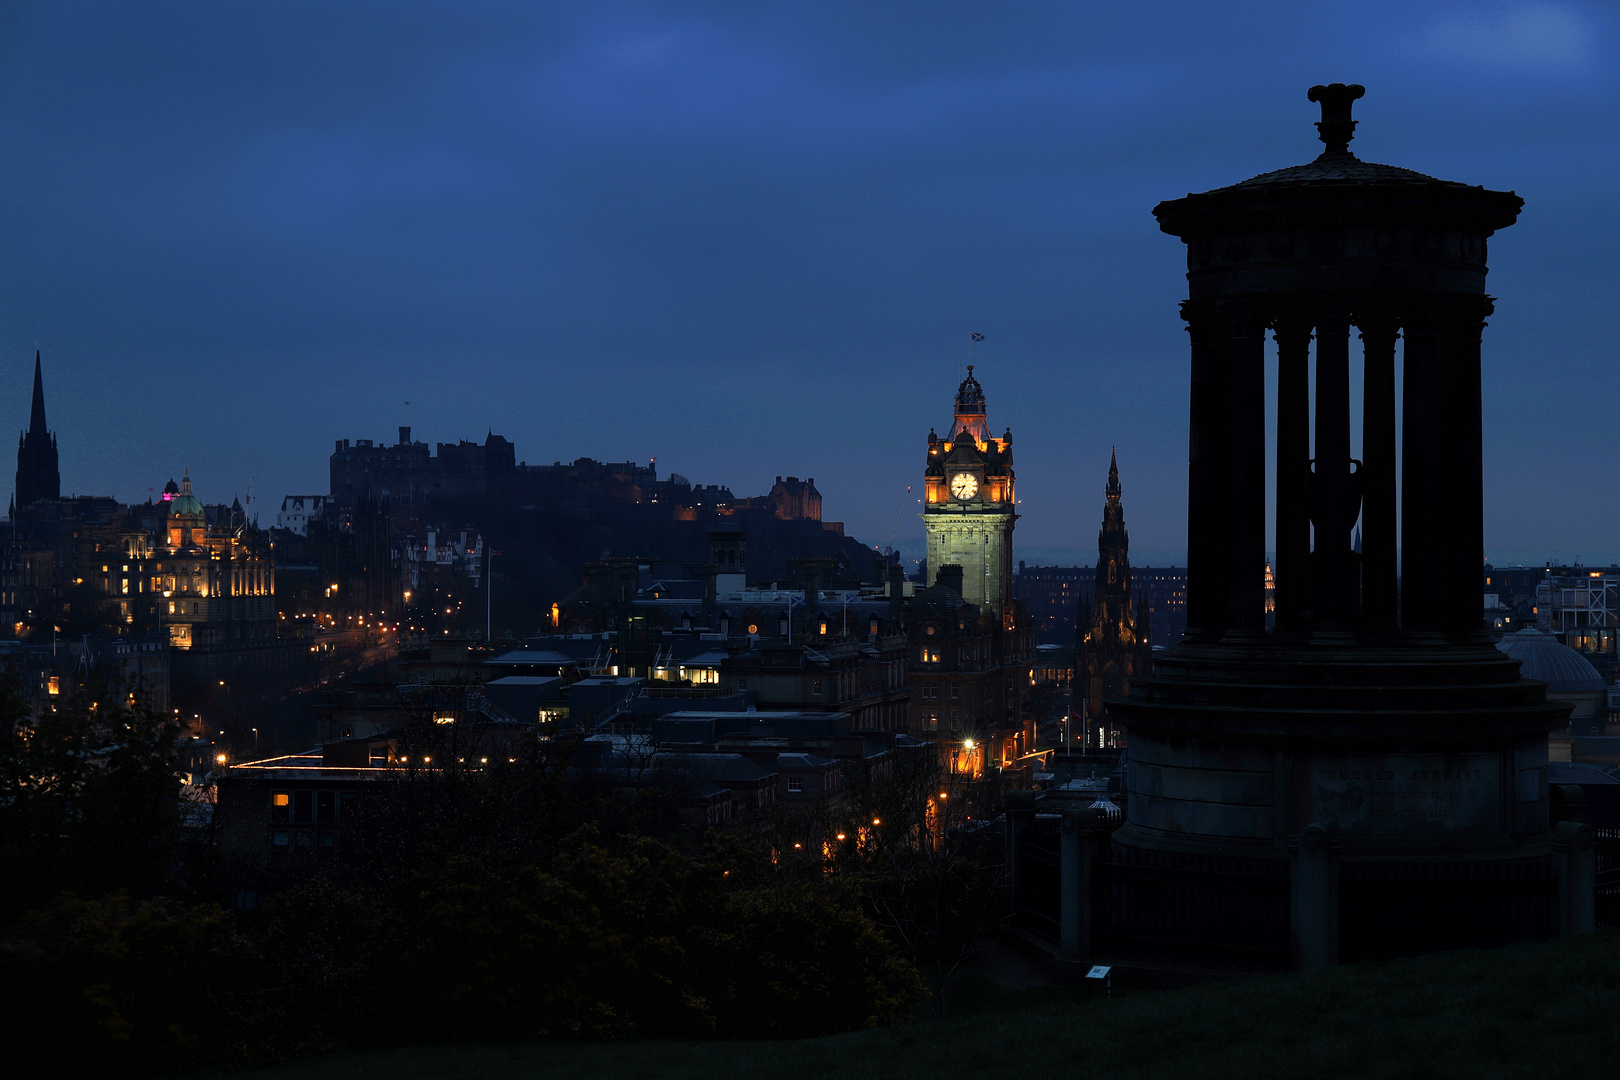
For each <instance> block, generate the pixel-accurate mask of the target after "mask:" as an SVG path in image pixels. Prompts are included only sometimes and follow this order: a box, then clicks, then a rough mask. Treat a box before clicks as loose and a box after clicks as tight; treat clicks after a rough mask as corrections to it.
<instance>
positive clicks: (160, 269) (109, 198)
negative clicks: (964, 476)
mask: <svg viewBox="0 0 1620 1080" xmlns="http://www.w3.org/2000/svg"><path fill="white" fill-rule="evenodd" d="M1617 69H1620V18H1617V13H1616V8H1615V7H1614V5H1612V4H1597V3H1592V4H1583V3H1578V2H1571V3H1513V4H1492V3H1485V2H1478V0H1475V2H1468V3H1456V4H1428V3H1420V2H1410V0H1407V2H1401V3H1360V4H1341V3H1312V4H1300V3H1297V2H1291V3H1277V4H1259V3H1237V2H1232V3H1222V4H1209V3H1193V2H1188V3H1181V4H1153V3H1142V2H1135V3H1107V4H1103V3H1072V2H1071V3H1050V4H1030V3H1011V2H1008V3H989V2H984V3H945V2H941V0H929V2H926V3H887V2H882V0H861V2H858V3H848V4H840V3H832V2H827V0H822V2H816V3H799V4H749V3H714V4H695V3H641V4H634V3H632V4H624V3H602V2H593V3H570V4H554V5H546V4H536V3H515V4H510V5H502V4H470V3H444V4H426V5H424V4H409V3H405V2H402V0H389V2H387V3H380V4H374V5H373V4H364V3H356V2H352V0H350V2H345V3H341V4H332V3H330V2H323V3H314V4H297V3H292V2H289V0H277V2H274V3H264V4H253V5H246V4H219V3H217V2H209V3H200V4H195V5H186V4H162V5H149V4H128V5H76V4H70V3H65V2H60V0H53V2H50V3H41V4H34V5H29V4H24V3H18V2H10V3H7V4H5V5H4V6H0V432H3V431H7V430H11V429H19V430H20V429H21V428H22V427H23V426H24V424H25V423H26V421H27V409H28V386H29V379H30V377H31V372H32V361H33V356H34V350H35V349H36V348H39V349H41V350H42V351H43V354H44V361H45V373H46V375H45V377H46V389H47V394H48V402H49V408H50V415H51V422H52V426H53V427H54V428H55V429H56V430H57V432H58V436H59V439H60V443H61V449H62V483H63V490H64V493H67V492H73V493H80V494H112V495H115V496H117V497H119V498H122V499H139V498H144V497H145V495H146V493H147V490H148V489H149V488H161V487H162V485H163V482H164V481H165V480H167V479H168V478H169V477H170V476H176V477H177V476H178V475H179V474H180V472H181V470H182V469H184V468H186V467H188V466H189V467H190V469H191V471H192V474H193V476H194V478H195V480H196V483H197V487H198V493H199V495H201V496H202V497H203V498H204V499H205V500H206V501H229V500H230V498H231V497H232V496H233V495H240V494H243V493H245V492H246V489H247V486H248V483H249V480H250V478H252V477H254V476H257V481H256V483H255V486H254V495H255V499H256V501H255V508H256V509H257V510H258V511H259V512H260V514H261V515H262V517H263V519H264V520H265V522H266V523H268V522H269V521H270V520H272V519H273V517H274V513H275V509H276V506H277V505H278V504H279V501H280V498H281V496H282V495H283V494H287V493H314V492H324V491H325V490H326V483H327V481H326V475H327V474H326V462H327V455H328V454H329V453H330V452H331V449H332V443H333V440H334V439H337V438H345V437H346V438H351V439H353V438H371V439H376V440H385V441H388V442H392V441H394V438H395V429H396V427H397V426H398V425H399V424H401V423H409V424H410V425H411V426H412V427H413V428H414V430H415V434H416V436H417V437H418V438H421V439H425V440H427V441H429V442H438V441H454V440H456V439H457V438H463V437H465V438H476V439H479V440H482V439H483V437H484V435H485V433H486V431H488V430H491V429H493V430H494V431H496V432H498V433H502V434H505V435H506V436H507V437H509V438H511V439H512V440H513V441H514V442H515V443H516V444H517V452H518V457H519V458H520V459H524V460H527V461H528V462H530V463H535V462H547V463H549V462H551V461H554V460H558V459H563V460H569V459H572V458H575V457H579V456H582V455H588V456H592V457H596V458H599V459H614V460H624V459H626V458H632V459H640V460H643V461H645V460H646V459H647V458H649V457H653V456H656V457H657V459H658V468H659V471H660V473H667V472H669V471H671V470H674V471H678V472H681V473H683V474H684V475H686V476H688V477H690V478H691V479H693V480H694V481H698V482H703V483H724V484H726V485H728V486H729V487H731V488H732V490H733V491H735V492H736V493H737V494H739V495H751V494H760V493H763V492H764V491H765V490H767V489H768V488H769V486H770V484H771V482H772V480H773V479H774V477H775V476H776V475H777V474H788V473H792V474H795V475H798V476H801V477H802V476H806V475H810V476H814V477H815V478H816V483H817V485H818V487H819V488H820V489H821V491H822V493H823V495H824V496H825V516H826V517H827V518H829V519H839V520H843V521H845V522H846V523H847V526H848V529H849V531H850V532H851V533H852V534H854V535H856V536H858V537H860V538H861V539H863V540H865V541H867V542H868V543H876V544H881V543H884V542H886V541H887V540H888V538H889V536H890V534H891V530H893V528H894V522H895V518H896V511H897V509H900V508H901V505H902V500H903V497H904V492H905V488H906V486H907V485H908V484H915V483H917V481H918V477H919V475H920V471H921V467H922V459H923V454H924V443H925V440H926V437H927V434H928V430H929V428H930V427H931V426H932V427H936V428H938V429H939V430H940V431H941V433H942V434H943V432H944V431H945V429H946V428H947V427H948V425H949V423H950V403H951V395H952V393H953V392H954V389H955V386H956V384H957V382H958V381H959V380H960V379H961V377H962V365H963V364H964V363H965V362H966V360H967V345H968V331H969V330H977V331H980V332H982V333H984V334H985V335H986V338H987V340H986V341H985V342H984V344H982V345H980V346H976V347H975V353H974V362H975V363H976V364H977V365H979V366H978V374H979V375H980V377H981V378H982V380H983V383H984V386H985V390H986V394H987V396H988V398H989V409H990V423H991V425H992V427H993V429H994V430H996V431H1000V430H1001V429H1002V428H1003V427H1004V426H1009V425H1010V426H1011V428H1012V430H1013V434H1014V445H1015V452H1016V455H1017V469H1018V477H1019V494H1020V496H1021V498H1022V499H1023V500H1024V506H1023V507H1022V510H1023V513H1024V515H1025V516H1024V518H1023V520H1022V521H1021V522H1020V525H1019V528H1018V534H1017V535H1018V538H1019V541H1020V543H1021V545H1022V547H1023V549H1024V551H1025V552H1027V553H1028V554H1033V555H1037V556H1038V555H1040V554H1043V553H1042V552H1040V551H1039V550H1038V549H1041V548H1046V549H1051V548H1072V549H1082V550H1083V549H1086V548H1090V549H1091V550H1092V551H1093V552H1094V551H1095V546H1094V545H1095V538H1096V529H1097V525H1098V521H1099V519H1100V515H1101V510H1102V485H1103V482H1104V479H1105V475H1106V472H1107V467H1108V452H1109V447H1110V446H1111V445H1117V446H1118V448H1119V458H1120V468H1121V473H1122V476H1123V480H1124V484H1125V505H1126V514H1127V522H1128V524H1129V525H1130V526H1131V531H1132V539H1133V542H1134V543H1133V547H1134V549H1135V550H1136V551H1137V552H1138V558H1139V560H1141V559H1144V558H1153V557H1155V556H1158V557H1160V558H1169V557H1172V556H1174V555H1176V554H1177V553H1178V552H1179V550H1180V549H1182V548H1183V547H1184V545H1185V533H1184V529H1185V501H1186V430H1185V427H1186V423H1185V417H1186V406H1187V402H1186V394H1187V357H1186V335H1185V333H1184V332H1183V330H1182V324H1181V321H1180V319H1179V317H1178V316H1177V312H1176V304H1177V301H1178V300H1180V299H1181V298H1182V297H1183V296H1184V288H1185V280H1184V278H1183V273H1184V270H1185V262H1184V249H1183V248H1182V246H1181V244H1180V242H1179V241H1177V240H1175V239H1173V238H1171V237H1167V236H1165V235H1163V234H1161V233H1160V232H1159V231H1158V228H1157V225H1156V223H1155V222H1154V220H1153V218H1152V216H1151V214H1150V210H1151V208H1152V206H1153V205H1154V204H1155V203H1157V202H1158V201H1160V200H1161V199H1165V198H1175V197H1179V196H1181V195H1183V194H1185V193H1187V192H1189V191H1202V190H1205V189H1208V188H1211V187H1217V186H1220V185H1224V184H1229V183H1233V182H1235V181H1238V180H1241V179H1244V178H1246V177H1249V176H1252V175H1254V174H1256V173H1260V172H1264V171H1268V170H1271V169H1275V168H1280V167H1283V166H1287V165H1292V164H1297V163H1300V162H1303V161H1307V160H1309V159H1310V158H1312V157H1314V156H1315V155H1316V154H1317V152H1318V151H1319V150H1320V148H1321V147H1320V144H1319V143H1318V142H1317V141H1316V132H1315V129H1314V128H1313V127H1312V122H1313V121H1314V120H1315V119H1317V109H1316V107H1315V106H1313V105H1311V104H1309V103H1308V102H1307V101H1306V100H1305V90H1306V88H1307V87H1308V86H1310V85H1311V84H1313V83H1318V82H1334V81H1342V82H1360V83H1363V84H1365V85H1366V87H1367V96H1366V98H1365V99H1363V100H1362V101H1361V102H1359V103H1358V104H1357V106H1356V116H1357V118H1358V119H1359V120H1360V121H1361V126H1360V128H1359V130H1358V135H1357V139H1356V141H1355V142H1354V143H1353V144H1352V146H1351V149H1352V150H1354V151H1355V152H1357V153H1358V154H1359V155H1360V156H1361V157H1363V158H1365V159H1368V160H1373V161H1380V162H1386V163H1389V164H1396V165H1402V166H1406V167H1408V168H1414V169H1417V170H1419V171H1422V172H1426V173H1430V174H1432V175H1436V176H1439V177H1442V178H1445V179H1451V180H1464V181H1467V182H1469V183H1476V184H1484V185H1486V186H1488V187H1493V188H1505V189H1512V190H1515V191H1517V192H1518V193H1519V194H1521V195H1522V196H1524V198H1525V200H1526V203H1527V205H1526V208H1525V211H1524V213H1523V215H1522V216H1521V218H1520V221H1519V224H1518V225H1516V226H1515V227H1514V228H1512V229H1510V230H1508V231H1506V232H1504V233H1502V234H1500V235H1499V236H1498V237H1497V238H1496V239H1495V240H1494V241H1493V242H1492V246H1491V266H1492V272H1491V279H1490V280H1491V285H1490V289H1491V291H1492V293H1493V294H1495V295H1496V296H1497V297H1499V301H1498V305H1497V314H1496V315H1495V316H1494V317H1493V318H1492V320H1491V328H1490V329H1489V330H1488V331H1487V332H1486V338H1485V348H1486V353H1485V355H1486V387H1485V395H1486V397H1485V408H1486V416H1485V430H1486V433H1487V435H1486V439H1487V445H1486V468H1487V477H1488V479H1487V508H1486V514H1487V517H1486V543H1487V548H1488V550H1489V551H1490V553H1491V554H1492V555H1493V556H1495V557H1497V558H1498V559H1504V560H1506V559H1515V558H1531V559H1537V560H1539V559H1540V558H1542V557H1555V558H1571V557H1574V556H1576V555H1580V556H1582V557H1583V558H1584V559H1586V560H1587V561H1596V560H1597V559H1600V558H1604V557H1614V556H1620V529H1617V525H1620V499H1617V498H1616V484H1615V469H1616V459H1617V449H1616V448H1617V441H1616V434H1617V431H1616V429H1617V425H1620V419H1617V416H1620V411H1617V408H1616V401H1617V400H1620V375H1617V373H1616V363H1615V347H1614V344H1613V342H1614V338H1615V319H1616V303H1615V297H1616V296H1617V295H1620V260H1617V258H1616V257H1615V254H1614V249H1615V246H1616V240H1617V236H1616V233H1617V222H1620V210H1617V208H1616V199H1617V194H1616V184H1615V176H1616V173H1617V171H1620V108H1617V107H1616V106H1617V103H1620V100H1617V99H1620V93H1617V90H1620V78H1617V76H1620V70H1617ZM406 401H409V402H410V405H409V407H406V406H405V405H404V402H406ZM8 424H9V427H8ZM7 472H9V468H8V469H7ZM916 510H917V507H916V506H915V504H914V503H913V504H910V505H907V506H906V507H905V513H904V516H903V519H902V521H901V523H900V526H899V530H898V536H899V537H901V538H907V537H915V536H920V535H921V532H922V530H921V526H920V524H919V523H918V522H917V519H916V518H915V516H914V515H915V513H916ZM1045 554H1051V553H1050V552H1046V553H1045Z"/></svg>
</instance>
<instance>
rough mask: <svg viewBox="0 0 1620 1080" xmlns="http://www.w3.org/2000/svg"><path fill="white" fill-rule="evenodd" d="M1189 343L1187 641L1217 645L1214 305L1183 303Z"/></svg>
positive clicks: (1219, 323) (1222, 564)
mask: <svg viewBox="0 0 1620 1080" xmlns="http://www.w3.org/2000/svg"><path fill="white" fill-rule="evenodd" d="M1181 317H1182V318H1183V319H1185V320H1186V321H1187V332H1188V334H1189V335H1190V336H1191V338H1192V401H1191V407H1190V409H1189V413H1190V417H1189V430H1188V439H1187V637H1188V639H1190V640H1192V641H1204V642H1208V641H1217V640H1219V639H1220V636H1221V634H1222V632H1223V631H1224V630H1225V628H1226V551H1227V540H1226V520H1227V516H1226V510H1227V507H1226V483H1227V480H1226V477H1227V471H1228V467H1227V450H1228V448H1227V438H1226V427H1227V425H1226V410H1227V407H1228V400H1227V399H1228V396H1229V391H1228V389H1227V386H1228V381H1229V378H1228V366H1229V360H1230V357H1229V349H1228V348H1227V346H1228V345H1229V344H1230V342H1229V340H1228V341H1222V338H1223V336H1224V335H1225V320H1224V319H1222V318H1221V316H1220V313H1219V312H1217V311H1216V310H1215V307H1214V305H1213V304H1210V303H1205V302H1199V301H1192V300H1189V301H1186V302H1185V303H1183V304H1182V305H1181Z"/></svg>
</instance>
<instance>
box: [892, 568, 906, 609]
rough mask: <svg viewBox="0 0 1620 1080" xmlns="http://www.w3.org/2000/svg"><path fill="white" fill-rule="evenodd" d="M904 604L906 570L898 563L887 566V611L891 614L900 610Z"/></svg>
mask: <svg viewBox="0 0 1620 1080" xmlns="http://www.w3.org/2000/svg"><path fill="white" fill-rule="evenodd" d="M905 602H906V568H905V567H904V566H901V565H900V564H899V563H898V562H892V563H890V564H889V611H890V613H891V614H893V613H894V612H897V611H899V610H900V606H901V605H902V604H904V603H905Z"/></svg>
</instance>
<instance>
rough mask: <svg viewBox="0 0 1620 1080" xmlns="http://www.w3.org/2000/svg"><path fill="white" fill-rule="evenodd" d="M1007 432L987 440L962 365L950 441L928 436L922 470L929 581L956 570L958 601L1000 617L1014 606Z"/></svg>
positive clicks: (980, 393)
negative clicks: (949, 568)
mask: <svg viewBox="0 0 1620 1080" xmlns="http://www.w3.org/2000/svg"><path fill="white" fill-rule="evenodd" d="M1012 464H1013V456H1012V431H1011V429H1009V430H1008V431H1006V432H1005V433H1004V434H1003V435H1002V437H1001V438H999V439H992V438H991V437H990V429H989V427H988V425H987V424H986V422H985V401H984V388H983V387H982V386H980V385H979V380H977V379H975V378H974V377H973V367H972V365H969V366H968V375H967V378H965V379H963V380H962V385H961V386H959V387H957V389H956V419H955V422H954V423H953V424H952V425H951V432H950V435H949V437H947V438H945V439H941V438H940V437H939V436H938V435H936V434H935V433H934V432H932V431H930V432H929V433H928V460H927V465H926V467H925V468H924V470H923V488H924V496H923V514H922V519H923V532H924V533H925V534H926V535H927V539H928V582H929V584H930V585H932V584H933V583H934V582H935V581H936V580H938V577H939V570H940V568H941V567H943V566H960V567H961V568H962V599H964V600H966V601H967V602H968V603H970V604H975V605H977V606H979V607H980V608H982V609H984V612H985V613H986V614H999V613H1000V612H1001V611H1002V609H1003V608H1004V607H1005V606H1006V605H1007V604H1008V603H1009V602H1010V601H1011V600H1012V595H1013V589H1012V568H1013V562H1012V536H1013V526H1014V524H1015V523H1016V522H1017V520H1018V513H1017V510H1016V507H1017V505H1018V500H1017V498H1016V497H1015V494H1014V488H1013V467H1012Z"/></svg>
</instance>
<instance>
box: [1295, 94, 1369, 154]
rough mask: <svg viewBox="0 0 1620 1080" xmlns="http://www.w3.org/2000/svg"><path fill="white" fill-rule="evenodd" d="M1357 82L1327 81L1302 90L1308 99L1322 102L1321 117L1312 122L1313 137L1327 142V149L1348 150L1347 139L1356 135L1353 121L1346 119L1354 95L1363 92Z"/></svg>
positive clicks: (1355, 97) (1330, 150)
mask: <svg viewBox="0 0 1620 1080" xmlns="http://www.w3.org/2000/svg"><path fill="white" fill-rule="evenodd" d="M1366 92H1367V88H1366V87H1365V86H1362V85H1361V84H1360V83H1350V84H1349V85H1348V86H1347V85H1345V84H1344V83H1329V84H1328V85H1326V86H1313V87H1311V88H1310V89H1309V90H1307V91H1306V92H1305V97H1306V99H1307V100H1309V101H1319V102H1321V103H1322V119H1321V120H1319V121H1318V122H1317V124H1316V131H1317V138H1319V139H1321V140H1322V142H1323V143H1325V144H1326V145H1327V148H1328V153H1341V154H1348V153H1349V152H1350V140H1351V139H1353V138H1355V137H1356V122H1355V121H1354V120H1352V119H1350V109H1351V106H1353V105H1354V104H1355V102H1356V99H1357V98H1359V97H1361V96H1362V95H1364V94H1366Z"/></svg>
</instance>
